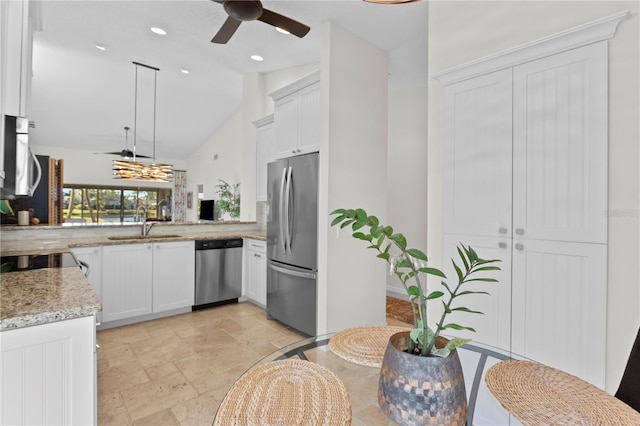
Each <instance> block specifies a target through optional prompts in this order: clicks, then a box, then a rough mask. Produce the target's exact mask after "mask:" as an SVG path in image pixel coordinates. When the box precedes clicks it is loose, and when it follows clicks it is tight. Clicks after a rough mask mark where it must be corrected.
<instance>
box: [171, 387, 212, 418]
mask: <svg viewBox="0 0 640 426" xmlns="http://www.w3.org/2000/svg"><path fill="white" fill-rule="evenodd" d="M220 402H221V401H220V400H219V399H218V398H217V397H216V394H215V392H207V393H205V394H202V395H200V396H199V397H197V398H194V399H190V400H188V401H183V402H180V403H178V404H176V405H174V406H173V407H172V408H171V411H172V412H173V415H174V416H175V418H176V419H178V421H179V422H180V424H182V425H211V424H212V423H213V418H214V416H215V413H216V410H217V408H218V406H219V405H220Z"/></svg>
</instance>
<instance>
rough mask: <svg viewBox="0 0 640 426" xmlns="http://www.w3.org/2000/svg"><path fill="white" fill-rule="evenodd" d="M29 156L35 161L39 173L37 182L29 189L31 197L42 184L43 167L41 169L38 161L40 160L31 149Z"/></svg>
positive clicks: (32, 183)
mask: <svg viewBox="0 0 640 426" xmlns="http://www.w3.org/2000/svg"><path fill="white" fill-rule="evenodd" d="M29 155H30V156H31V158H32V159H33V164H34V165H35V166H36V172H37V176H36V178H35V181H33V182H31V186H30V187H29V195H33V193H34V191H35V190H36V188H37V187H38V185H39V184H40V179H42V167H40V162H39V161H38V158H37V157H36V156H35V155H34V154H33V151H31V149H29Z"/></svg>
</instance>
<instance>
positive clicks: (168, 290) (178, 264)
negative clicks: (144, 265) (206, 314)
mask: <svg viewBox="0 0 640 426" xmlns="http://www.w3.org/2000/svg"><path fill="white" fill-rule="evenodd" d="M194 244H195V243H194V242H193V241H176V242H171V243H155V244H153V312H154V313H155V312H164V311H170V310H172V309H178V308H184V307H191V306H193V303H194V297H195V294H194V291H195V287H194V281H193V280H194V277H195V265H196V263H195V247H194Z"/></svg>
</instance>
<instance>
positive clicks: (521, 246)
mask: <svg viewBox="0 0 640 426" xmlns="http://www.w3.org/2000/svg"><path fill="white" fill-rule="evenodd" d="M515 248H516V250H524V244H522V243H516V245H515Z"/></svg>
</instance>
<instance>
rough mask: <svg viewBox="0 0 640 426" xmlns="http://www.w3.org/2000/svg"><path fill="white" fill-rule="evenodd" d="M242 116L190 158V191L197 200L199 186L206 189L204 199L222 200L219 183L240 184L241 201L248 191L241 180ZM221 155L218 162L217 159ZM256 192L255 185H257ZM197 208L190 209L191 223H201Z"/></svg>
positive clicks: (232, 120) (188, 219) (188, 165)
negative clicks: (220, 198)
mask: <svg viewBox="0 0 640 426" xmlns="http://www.w3.org/2000/svg"><path fill="white" fill-rule="evenodd" d="M241 128H242V113H241V111H238V112H236V113H235V114H234V115H233V116H232V117H231V118H230V119H229V120H228V121H227V122H226V123H225V124H224V126H223V127H222V128H220V129H219V130H218V131H217V132H216V133H214V134H213V135H211V136H210V137H209V138H208V139H207V140H206V141H205V142H204V143H203V144H202V145H200V146H199V147H198V148H197V149H196V150H195V151H194V152H193V153H192V154H191V155H190V156H189V158H187V191H193V194H194V198H195V197H196V196H197V193H198V190H197V186H198V185H199V184H201V185H203V186H204V199H216V200H217V199H218V198H219V197H218V194H217V188H216V185H218V184H220V182H219V181H218V180H219V179H222V180H225V181H227V182H228V183H230V184H234V183H238V182H240V197H241V198H240V199H241V201H242V194H243V193H244V191H246V188H245V184H244V182H243V181H242V179H241V167H240V165H241V164H242V161H243V159H242V155H241V154H242V144H241V140H242V138H241V134H242V131H241ZM216 155H217V157H218V158H217V159H215V156H216ZM253 186H254V188H255V183H253ZM196 213H197V207H196V206H195V203H194V208H193V209H191V210H189V209H187V222H192V221H195V220H197V217H196Z"/></svg>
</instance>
